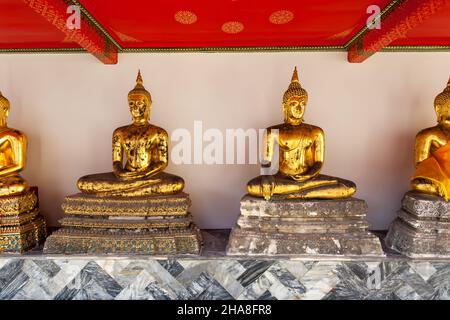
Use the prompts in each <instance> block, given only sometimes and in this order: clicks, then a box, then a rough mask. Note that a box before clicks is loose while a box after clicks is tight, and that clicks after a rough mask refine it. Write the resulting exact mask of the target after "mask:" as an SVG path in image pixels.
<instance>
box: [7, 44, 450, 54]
mask: <svg viewBox="0 0 450 320" xmlns="http://www.w3.org/2000/svg"><path fill="white" fill-rule="evenodd" d="M346 51H347V47H345V46H294V47H292V46H290V47H204V48H203V47H201V48H198V47H193V48H124V49H122V50H119V53H248V52H256V53H271V52H346ZM448 51H450V45H395V46H387V47H385V48H383V49H382V50H381V52H448ZM74 53H81V54H83V53H84V54H89V53H88V52H87V51H86V50H84V49H82V48H15V49H0V54H74Z"/></svg>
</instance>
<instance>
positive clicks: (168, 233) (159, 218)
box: [44, 193, 202, 255]
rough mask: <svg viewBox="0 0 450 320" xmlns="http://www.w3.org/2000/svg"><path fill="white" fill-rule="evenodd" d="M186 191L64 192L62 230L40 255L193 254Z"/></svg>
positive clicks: (196, 234) (196, 236)
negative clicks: (155, 193) (141, 193)
mask: <svg viewBox="0 0 450 320" xmlns="http://www.w3.org/2000/svg"><path fill="white" fill-rule="evenodd" d="M189 206H190V199H189V195H187V194H185V193H180V194H176V195H172V196H152V197H148V196H147V197H97V196H93V195H87V194H76V195H73V196H68V197H67V198H66V199H65V201H64V204H63V209H64V211H65V213H66V216H65V217H64V218H63V219H62V220H61V221H60V222H61V225H62V228H61V229H59V230H58V231H56V232H54V233H53V234H52V235H51V236H50V237H49V238H48V239H47V241H46V243H45V247H44V252H45V253H68V254H87V253H89V254H94V253H95V254H109V253H115V254H154V255H166V254H199V253H200V250H201V243H202V241H201V235H200V231H199V230H198V228H197V227H196V226H195V225H194V223H193V221H192V217H191V215H190V214H189V213H188V208H189Z"/></svg>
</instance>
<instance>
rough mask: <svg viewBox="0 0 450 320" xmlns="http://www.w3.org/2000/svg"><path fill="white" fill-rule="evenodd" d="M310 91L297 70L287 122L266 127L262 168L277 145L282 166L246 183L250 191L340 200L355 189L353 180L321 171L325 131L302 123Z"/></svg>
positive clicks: (286, 95)
mask: <svg viewBox="0 0 450 320" xmlns="http://www.w3.org/2000/svg"><path fill="white" fill-rule="evenodd" d="M307 102H308V93H307V92H306V90H305V89H303V88H302V86H301V85H300V82H299V80H298V74H297V68H295V69H294V73H293V75H292V80H291V84H290V85H289V88H288V89H287V91H286V92H285V93H284V95H283V112H284V123H282V124H279V125H275V126H272V127H269V128H267V129H266V134H265V146H264V155H263V159H264V162H263V167H270V166H271V162H272V158H273V154H274V147H276V145H275V144H278V146H279V167H278V172H277V173H276V174H275V175H260V176H258V177H256V178H254V179H252V180H251V181H249V182H248V184H247V190H248V193H249V194H250V195H252V196H255V197H263V198H264V199H266V200H269V199H271V198H272V196H277V195H279V196H280V195H281V196H283V197H286V198H301V199H340V198H347V197H350V196H352V195H353V194H354V193H355V192H356V186H355V184H354V183H353V182H351V181H348V180H344V179H340V178H335V177H330V176H326V175H322V174H320V170H321V169H322V166H323V161H324V151H325V143H324V132H323V130H322V129H321V128H319V127H316V126H313V125H310V124H306V123H304V122H303V115H304V113H305V107H306V104H307Z"/></svg>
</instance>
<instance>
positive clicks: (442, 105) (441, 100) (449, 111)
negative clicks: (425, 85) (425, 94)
mask: <svg viewBox="0 0 450 320" xmlns="http://www.w3.org/2000/svg"><path fill="white" fill-rule="evenodd" d="M434 110H436V115H437V121H438V123H439V125H441V126H443V127H446V128H450V79H449V80H448V83H447V87H446V88H445V89H444V91H442V92H441V93H439V94H438V95H437V97H436V99H434Z"/></svg>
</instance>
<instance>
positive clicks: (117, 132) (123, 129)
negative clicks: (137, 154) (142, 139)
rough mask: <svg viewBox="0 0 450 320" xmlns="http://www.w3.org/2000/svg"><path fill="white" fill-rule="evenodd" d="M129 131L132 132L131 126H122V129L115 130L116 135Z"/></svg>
mask: <svg viewBox="0 0 450 320" xmlns="http://www.w3.org/2000/svg"><path fill="white" fill-rule="evenodd" d="M129 130H130V125H126V126H121V127H118V128H116V129H115V130H114V135H116V134H121V133H124V132H126V131H129Z"/></svg>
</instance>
